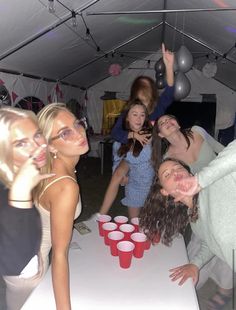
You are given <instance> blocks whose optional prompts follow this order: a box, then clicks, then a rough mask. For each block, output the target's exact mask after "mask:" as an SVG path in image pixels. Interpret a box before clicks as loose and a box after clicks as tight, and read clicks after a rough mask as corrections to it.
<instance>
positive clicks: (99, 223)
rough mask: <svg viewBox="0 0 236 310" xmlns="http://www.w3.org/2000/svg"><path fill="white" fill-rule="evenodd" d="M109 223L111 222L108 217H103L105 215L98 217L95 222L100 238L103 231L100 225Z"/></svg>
mask: <svg viewBox="0 0 236 310" xmlns="http://www.w3.org/2000/svg"><path fill="white" fill-rule="evenodd" d="M110 221H111V217H110V215H105V214H101V215H99V217H98V220H97V222H98V229H99V235H100V236H101V237H103V236H104V231H103V229H102V225H103V224H104V223H107V222H110Z"/></svg>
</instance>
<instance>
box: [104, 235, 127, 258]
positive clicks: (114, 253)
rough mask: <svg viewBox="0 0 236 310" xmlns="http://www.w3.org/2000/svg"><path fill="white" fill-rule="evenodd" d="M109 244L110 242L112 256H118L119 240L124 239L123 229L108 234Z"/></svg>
mask: <svg viewBox="0 0 236 310" xmlns="http://www.w3.org/2000/svg"><path fill="white" fill-rule="evenodd" d="M108 239H109V244H110V251H111V255H112V256H118V248H117V244H118V242H120V241H122V240H123V239H124V234H123V232H121V231H112V232H109V234H108Z"/></svg>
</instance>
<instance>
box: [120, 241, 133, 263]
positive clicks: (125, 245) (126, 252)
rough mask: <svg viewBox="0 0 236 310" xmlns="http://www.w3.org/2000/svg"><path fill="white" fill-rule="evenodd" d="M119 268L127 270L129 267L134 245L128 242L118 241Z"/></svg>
mask: <svg viewBox="0 0 236 310" xmlns="http://www.w3.org/2000/svg"><path fill="white" fill-rule="evenodd" d="M117 249H118V256H119V263H120V267H121V268H124V269H127V268H129V267H130V265H131V260H132V255H133V250H134V244H133V243H132V242H130V241H120V242H118V243H117Z"/></svg>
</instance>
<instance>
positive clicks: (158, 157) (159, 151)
mask: <svg viewBox="0 0 236 310" xmlns="http://www.w3.org/2000/svg"><path fill="white" fill-rule="evenodd" d="M163 116H169V117H170V118H173V119H175V120H176V122H177V123H178V124H179V121H178V119H177V118H176V117H175V116H174V115H171V114H165V115H162V116H161V117H163ZM159 119H160V118H158V119H157V120H156V121H155V124H154V127H153V135H152V155H151V160H152V164H153V167H154V169H155V171H157V169H158V167H159V165H160V163H161V161H162V157H163V155H164V154H165V153H166V152H167V151H168V149H169V146H170V142H169V141H168V140H167V139H166V138H161V137H160V136H159V133H160V130H159V126H158V120H159ZM179 131H180V132H181V133H182V134H183V136H184V138H185V140H186V142H187V149H188V148H189V147H190V144H191V140H193V139H194V137H193V132H192V130H191V128H186V129H183V128H181V127H180V129H179Z"/></svg>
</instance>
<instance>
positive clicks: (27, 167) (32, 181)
mask: <svg viewBox="0 0 236 310" xmlns="http://www.w3.org/2000/svg"><path fill="white" fill-rule="evenodd" d="M45 147H46V146H45V145H42V146H40V147H39V148H37V150H36V151H35V152H34V153H33V154H32V156H30V157H29V158H28V159H27V161H26V162H25V163H24V164H23V165H22V166H21V168H20V169H19V171H18V173H17V174H16V176H15V178H14V181H13V184H12V188H16V189H17V188H21V189H22V184H24V188H25V189H26V190H28V191H31V190H32V189H33V188H34V187H35V186H36V185H37V184H38V183H39V182H40V181H41V180H43V179H47V178H50V177H52V176H55V173H47V174H41V173H40V170H39V168H38V167H37V164H36V162H35V160H36V158H37V156H39V154H40V153H41V152H42V148H45Z"/></svg>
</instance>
